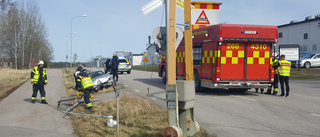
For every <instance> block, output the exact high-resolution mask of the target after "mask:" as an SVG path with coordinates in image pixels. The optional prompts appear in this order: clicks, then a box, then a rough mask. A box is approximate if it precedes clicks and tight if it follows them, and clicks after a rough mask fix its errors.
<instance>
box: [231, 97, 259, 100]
mask: <svg viewBox="0 0 320 137" xmlns="http://www.w3.org/2000/svg"><path fill="white" fill-rule="evenodd" d="M234 97H237V98H242V99H246V100H250V101H257V100H255V99H251V98H247V97H241V96H234Z"/></svg>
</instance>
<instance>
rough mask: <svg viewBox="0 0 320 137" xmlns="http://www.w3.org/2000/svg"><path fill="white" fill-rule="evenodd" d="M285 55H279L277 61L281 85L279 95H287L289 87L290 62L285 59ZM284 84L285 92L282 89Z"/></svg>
mask: <svg viewBox="0 0 320 137" xmlns="http://www.w3.org/2000/svg"><path fill="white" fill-rule="evenodd" d="M285 57H286V56H285V55H281V56H280V61H279V65H280V66H279V79H280V85H281V95H280V96H284V95H285V96H286V97H287V96H289V92H290V87H289V77H290V70H291V68H290V67H291V62H290V61H287V60H285ZM284 85H285V86H286V94H285V91H284Z"/></svg>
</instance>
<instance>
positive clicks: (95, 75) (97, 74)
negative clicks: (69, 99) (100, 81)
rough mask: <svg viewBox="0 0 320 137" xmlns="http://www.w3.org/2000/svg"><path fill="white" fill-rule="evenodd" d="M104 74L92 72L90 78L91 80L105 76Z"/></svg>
mask: <svg viewBox="0 0 320 137" xmlns="http://www.w3.org/2000/svg"><path fill="white" fill-rule="evenodd" d="M103 74H104V73H103V72H102V71H96V72H91V73H90V77H91V78H95V77H98V76H100V75H103Z"/></svg>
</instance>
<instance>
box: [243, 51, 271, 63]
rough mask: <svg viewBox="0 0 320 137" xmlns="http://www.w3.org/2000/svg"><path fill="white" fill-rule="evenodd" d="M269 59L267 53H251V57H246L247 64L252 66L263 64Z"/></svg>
mask: <svg viewBox="0 0 320 137" xmlns="http://www.w3.org/2000/svg"><path fill="white" fill-rule="evenodd" d="M260 53H262V54H260ZM262 55H263V56H262ZM269 58H270V52H269V51H253V57H248V59H247V64H254V62H258V64H265V60H266V59H269Z"/></svg>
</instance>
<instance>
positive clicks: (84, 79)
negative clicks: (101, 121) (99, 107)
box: [76, 72, 94, 109]
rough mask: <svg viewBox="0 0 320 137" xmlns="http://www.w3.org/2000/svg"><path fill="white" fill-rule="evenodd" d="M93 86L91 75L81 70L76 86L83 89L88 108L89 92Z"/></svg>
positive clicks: (89, 102) (90, 105)
mask: <svg viewBox="0 0 320 137" xmlns="http://www.w3.org/2000/svg"><path fill="white" fill-rule="evenodd" d="M93 86H94V85H93V83H92V80H91V77H90V76H89V75H88V74H87V73H85V72H81V73H79V74H78V77H77V85H76V87H77V89H78V90H79V91H81V90H83V92H84V102H85V103H86V104H87V108H88V109H91V108H92V104H91V101H90V93H91V91H92V89H93Z"/></svg>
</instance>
